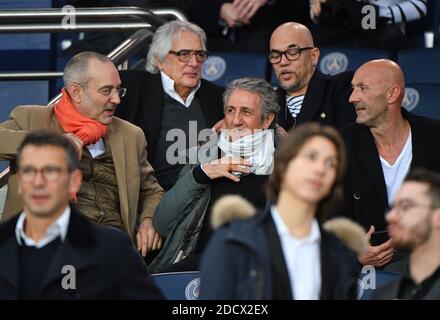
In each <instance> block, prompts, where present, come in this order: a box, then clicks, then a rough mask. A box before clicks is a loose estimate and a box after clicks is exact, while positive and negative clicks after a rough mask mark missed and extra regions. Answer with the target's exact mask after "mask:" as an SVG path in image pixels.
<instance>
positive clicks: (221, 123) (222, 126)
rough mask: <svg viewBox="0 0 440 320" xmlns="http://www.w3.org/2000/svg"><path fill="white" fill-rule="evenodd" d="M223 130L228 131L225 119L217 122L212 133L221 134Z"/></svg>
mask: <svg viewBox="0 0 440 320" xmlns="http://www.w3.org/2000/svg"><path fill="white" fill-rule="evenodd" d="M222 129H227V128H226V124H225V119H221V120H220V121H219V122H217V123H216V124H215V125H214V126H213V127H212V128H211V130H212V131H215V132H220V131H221V130H222Z"/></svg>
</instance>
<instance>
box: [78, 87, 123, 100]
mask: <svg viewBox="0 0 440 320" xmlns="http://www.w3.org/2000/svg"><path fill="white" fill-rule="evenodd" d="M84 87H86V88H87V89H92V90H94V91H97V92H99V93H100V94H102V95H103V96H105V97H111V96H112V95H113V94H114V92H115V91H116V93H117V94H118V96H119V98H122V97H124V96H125V94H126V93H127V88H112V87H104V88H101V89H94V88H91V87H88V86H84Z"/></svg>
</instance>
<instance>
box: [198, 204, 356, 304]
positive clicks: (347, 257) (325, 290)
mask: <svg viewBox="0 0 440 320" xmlns="http://www.w3.org/2000/svg"><path fill="white" fill-rule="evenodd" d="M268 219H272V218H271V213H270V210H269V209H267V210H265V211H261V212H259V213H258V214H257V215H256V216H254V217H252V218H251V219H245V220H236V221H233V222H231V223H230V224H229V225H227V226H225V227H222V228H220V229H219V230H218V231H217V232H216V233H215V234H214V236H213V237H212V239H211V241H210V242H209V244H208V247H207V248H206V249H205V251H204V253H203V257H202V262H201V286H200V298H201V299H206V300H216V299H222V300H230V299H232V300H255V299H257V300H266V299H269V300H272V299H286V298H287V297H289V296H290V299H291V296H292V293H291V290H292V289H291V288H290V282H289V276H288V272H287V267H286V266H285V262H284V258H283V253H282V248H281V243H280V240H279V238H278V236H277V232H276V229H274V228H275V227H273V228H272V229H273V230H272V232H270V231H269V229H268V228H267V220H268ZM320 232H321V242H320V247H321V256H320V258H321V293H320V299H321V300H345V299H356V296H357V294H356V288H357V287H356V284H357V277H358V275H359V269H360V268H359V265H358V263H357V258H356V255H355V254H354V252H353V251H351V250H350V249H348V248H347V247H346V246H345V245H344V244H343V243H342V242H341V241H340V240H339V239H337V238H336V237H335V236H334V235H333V234H331V233H329V232H326V231H325V230H323V229H320ZM276 238H278V239H276ZM277 295H278V297H277Z"/></svg>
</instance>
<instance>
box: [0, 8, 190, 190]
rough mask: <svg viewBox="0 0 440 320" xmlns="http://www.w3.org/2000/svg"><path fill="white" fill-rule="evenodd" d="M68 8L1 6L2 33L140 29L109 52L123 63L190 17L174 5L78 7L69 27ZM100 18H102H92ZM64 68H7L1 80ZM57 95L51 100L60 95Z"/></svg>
mask: <svg viewBox="0 0 440 320" xmlns="http://www.w3.org/2000/svg"><path fill="white" fill-rule="evenodd" d="M65 16H66V12H65V11H63V10H62V9H25V10H0V33H11V32H12V33H33V32H82V31H109V30H117V31H126V30H134V29H139V30H137V31H136V32H135V33H133V34H132V35H131V36H130V37H128V38H127V39H126V40H125V41H123V42H122V43H121V44H119V45H118V46H117V47H116V48H115V49H114V50H112V51H111V52H110V53H109V54H108V55H107V56H108V57H109V58H110V59H111V60H112V61H113V62H114V63H115V65H119V64H121V63H123V62H124V61H126V60H127V59H128V57H130V56H131V55H132V54H133V53H134V52H135V51H137V50H138V49H139V48H140V46H141V45H144V44H145V42H146V40H147V39H148V38H149V37H150V36H151V35H152V33H153V31H154V30H155V29H156V28H157V27H158V26H160V25H161V24H162V23H164V22H166V21H167V20H165V19H163V18H164V17H171V18H174V19H178V20H181V21H186V18H185V16H184V15H183V14H182V13H181V12H179V11H177V10H174V9H152V10H145V9H142V8H136V7H127V8H122V7H121V8H119V7H115V8H75V19H76V21H75V23H76V24H75V28H74V29H67V28H66V27H65V26H63V25H62V23H61V22H62V19H63V18H64V17H65ZM91 20H98V21H91ZM62 75H63V72H4V73H0V81H1V80H49V79H53V78H57V77H61V76H62ZM59 96H60V95H58V96H57V97H55V98H53V99H52V100H51V101H50V102H49V104H51V103H54V102H56V101H57V100H58V99H59ZM8 177H9V168H6V169H5V170H3V171H2V172H1V173H0V188H2V187H3V186H4V185H5V184H6V183H7V181H8Z"/></svg>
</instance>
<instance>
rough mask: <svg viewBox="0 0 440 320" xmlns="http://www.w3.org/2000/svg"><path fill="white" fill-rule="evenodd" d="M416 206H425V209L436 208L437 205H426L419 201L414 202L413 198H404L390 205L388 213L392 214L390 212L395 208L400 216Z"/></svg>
mask: <svg viewBox="0 0 440 320" xmlns="http://www.w3.org/2000/svg"><path fill="white" fill-rule="evenodd" d="M414 208H425V209H429V210H432V209H435V208H437V207H435V206H432V205H426V204H418V203H414V202H412V201H411V200H402V201H399V202H397V203H394V204H393V205H392V206H390V207H389V208H388V210H387V213H386V214H387V215H388V214H390V212H391V211H392V210H393V209H394V210H396V212H397V214H398V215H399V216H403V215H405V214H406V213H407V212H408V211H410V210H411V209H414Z"/></svg>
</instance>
